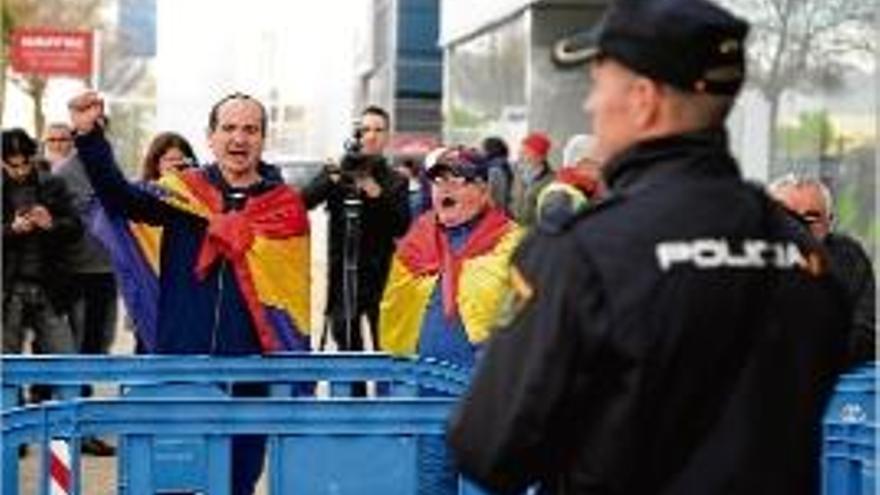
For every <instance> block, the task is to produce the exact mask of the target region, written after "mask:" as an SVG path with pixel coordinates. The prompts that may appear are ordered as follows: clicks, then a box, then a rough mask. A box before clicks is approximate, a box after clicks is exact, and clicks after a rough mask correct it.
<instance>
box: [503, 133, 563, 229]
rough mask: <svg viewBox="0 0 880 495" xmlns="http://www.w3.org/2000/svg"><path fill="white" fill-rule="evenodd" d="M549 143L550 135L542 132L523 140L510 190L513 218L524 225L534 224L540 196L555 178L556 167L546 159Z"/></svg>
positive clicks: (532, 134)
mask: <svg viewBox="0 0 880 495" xmlns="http://www.w3.org/2000/svg"><path fill="white" fill-rule="evenodd" d="M550 146H551V142H550V138H548V137H547V135H545V134H543V133H541V132H533V133H531V134H529V135H528V136H526V137H525V138H524V139H523V140H522V143H521V146H520V158H521V161H520V163H519V167H518V173H517V175H516V177H515V178H514V181H513V189H512V192H511V211H512V213H513V218H514V220H516V221H517V222H519V224H520V225H522V226H523V227H531V226H532V225H534V223H535V220H536V208H537V206H538V195H539V194H541V190H542V189H544V187H546V186H547V185H548V184H550V183H551V182H552V181H553V170H552V169H551V168H550V164H549V163H548V162H547V154H548V153H550Z"/></svg>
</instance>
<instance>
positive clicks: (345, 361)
mask: <svg viewBox="0 0 880 495" xmlns="http://www.w3.org/2000/svg"><path fill="white" fill-rule="evenodd" d="M2 373H3V401H4V404H3V411H4V412H3V452H4V454H3V455H4V474H3V485H4V493H13V494H14V493H17V488H18V459H17V449H18V446H19V445H21V444H24V443H32V442H36V443H38V444H40V445H41V446H42V449H40V450H41V452H42V456H41V463H40V464H41V466H40V473H39V474H40V481H41V491H42V492H43V493H48V488H49V481H48V477H49V457H48V453H47V450H48V445H49V442H50V441H51V440H52V439H57V438H62V439H65V440H67V441H69V442H70V445H71V448H70V454H71V475H72V479H71V488H72V490H71V493H80V491H81V487H80V485H81V479H80V478H81V475H80V464H81V461H80V456H79V444H80V439H82V438H84V437H88V436H92V435H114V436H117V437H118V438H119V443H120V449H119V454H120V455H119V459H118V460H119V464H118V475H117V480H118V482H117V484H118V487H117V488H118V492H119V493H124V494H129V495H136V494H141V493H151V494H152V493H154V492H155V491H156V490H159V491H163V490H175V489H177V490H178V491H179V490H181V489H198V490H200V491H203V492H204V493H210V494H212V495H213V494H223V493H228V490H229V473H230V466H229V438H230V435H233V434H248V433H249V434H265V435H267V436H268V438H269V458H268V463H267V469H268V471H267V476H268V478H267V479H268V481H269V488H270V493H272V494H281V493H284V494H287V493H309V494H311V493H401V494H404V493H407V494H409V493H417V483H418V475H419V471H418V465H417V462H416V458H417V455H416V449H417V446H418V444H419V442H420V441H421V439H427V438H442V435H443V425H444V421H445V418H446V416H447V415H448V413H449V409H450V408H451V407H452V404H453V402H454V400H455V399H454V397H455V396H456V395H458V394H460V393H461V392H462V391H463V390H464V388H465V387H466V386H467V382H468V375H467V373H466V372H464V371H463V370H461V369H458V368H455V367H453V366H450V365H448V364H445V363H440V362H436V361H431V360H417V359H409V358H396V357H391V356H388V355H383V354H371V355H364V354H331V355H327V354H320V355H318V354H292V355H277V356H270V357H262V358H261V357H230V358H211V357H207V356H176V357H175V356H144V357H132V356H112V357H86V356H63V357H62V356H57V357H43V356H31V357H21V356H16V357H9V358H7V357H4V360H3V370H2ZM364 380H369V381H376V382H377V383H379V384H381V386H380V388H381V389H382V390H383V396H381V397H373V398H368V399H364V398H357V399H356V398H348V397H347V396H348V395H350V392H351V386H350V385H351V384H352V383H353V382H360V381H364ZM316 381H326V382H329V384H330V386H329V391H330V397H327V398H316V397H291V395H292V394H293V393H294V392H295V390H296V389H297V386H300V385H302V384H311V383H313V382H316ZM243 382H265V383H268V384H270V395H271V397H269V398H260V399H245V398H234V399H233V398H229V397H225V396H222V395H221V396H218V391H219V390H220V389H219V388H218V387H217V384H232V383H243ZM31 383H42V384H49V385H54V386H60V387H62V389H61V395H62V397H64V398H66V400H64V401H62V402H50V403H45V404H43V405H41V406H39V407H37V406H30V407H24V408H21V407H14V406H15V405H16V402H17V400H18V394H19V389H20V387H21V386H24V385H27V384H31ZM83 383H111V384H118V385H120V391H121V395H120V396H119V397H113V398H101V399H78V398H73V399H71V397H75V395H76V394H77V393H78V391H79V385H80V384H83ZM424 388H428V389H432V390H435V391H439V392H441V394H442V395H447V396H448V397H436V398H427V397H417V395H418V390H420V389H424ZM169 439H171V440H170V443H169ZM163 442H164V443H163ZM181 445H182V446H183V447H184V448H183V449H182V451H180V450H175V451H174V452H171V451H169V449H179V448H180V446H181ZM163 453H164V455H165V456H166V457H168V456H169V455H170V458H171V462H164V463H163V462H161V454H163ZM171 454H173V455H171ZM181 456H183V458H185V459H184V462H179V461H180V459H181ZM194 471H198V472H197V473H196V472H194ZM459 493H462V494H465V493H468V494H479V493H482V492H481V491H480V490H479V489H477V488H476V487H474V486H472V485H471V484H470V483H468V482H467V481H466V480H464V479H463V478H460V480H459Z"/></svg>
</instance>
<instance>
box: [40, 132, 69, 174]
mask: <svg viewBox="0 0 880 495" xmlns="http://www.w3.org/2000/svg"><path fill="white" fill-rule="evenodd" d="M74 151H75V150H74V149H73V129H71V127H70V125H69V124H68V123H66V122H53V123H51V124H49V125H48V126H46V130H45V132H43V158H44V159H45V160H46V161H47V162H48V163H49V167H50V168H51V169H52V170H54V169H55V167H56V166H58V165H59V164H61V163H62V162H64V161H65V160H67V159H68V158H70V157H71V156H72V155H73V153H74Z"/></svg>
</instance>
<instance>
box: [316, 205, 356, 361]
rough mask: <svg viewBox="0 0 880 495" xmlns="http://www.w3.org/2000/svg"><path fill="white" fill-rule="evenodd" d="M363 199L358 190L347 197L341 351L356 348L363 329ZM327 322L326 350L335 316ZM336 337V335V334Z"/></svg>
mask: <svg viewBox="0 0 880 495" xmlns="http://www.w3.org/2000/svg"><path fill="white" fill-rule="evenodd" d="M362 206H363V201H362V200H361V199H360V198H359V197H358V195H357V193H356V192H353V193H349V194H347V195H346V197H345V199H344V200H343V216H344V218H345V230H344V236H343V238H344V239H343V242H344V246H343V252H342V318H343V321H344V322H345V334H344V339H343V341H342V342H337V343H336V344H337V348H338V349H340V350H346V351H348V350H353V349H351V347H352V342H353V340H354V336H355V332H360V331H361V325H360V319H361V318H360V311H359V308H358V272H359V261H360V241H361V209H362ZM334 317H335V315H331V316H330V318H328V319H327V320H325V322H324V331H323V332H322V334H321V341H320V344H319V349H320V350H324V349H325V346H326V344H327V333H328V332H331V331H332V325H333V324H334V321H333V318H334ZM334 337H336V336H335V335H334Z"/></svg>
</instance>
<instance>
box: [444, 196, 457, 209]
mask: <svg viewBox="0 0 880 495" xmlns="http://www.w3.org/2000/svg"><path fill="white" fill-rule="evenodd" d="M457 204H458V201H456V200H455V198H451V197H449V196H447V197H445V198H443V199H441V200H440V207H441V208H452V207H454V206H455V205H457Z"/></svg>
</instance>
